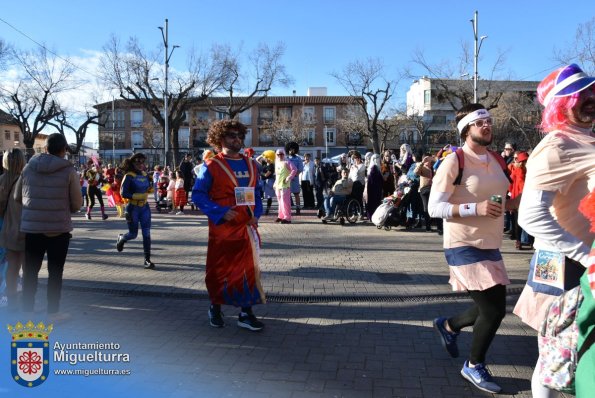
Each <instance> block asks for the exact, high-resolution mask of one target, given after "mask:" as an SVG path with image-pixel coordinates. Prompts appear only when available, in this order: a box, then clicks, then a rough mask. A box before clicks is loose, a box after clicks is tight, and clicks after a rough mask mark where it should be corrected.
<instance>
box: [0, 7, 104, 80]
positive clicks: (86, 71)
mask: <svg viewBox="0 0 595 398" xmlns="http://www.w3.org/2000/svg"><path fill="white" fill-rule="evenodd" d="M0 21H1V22H3V23H5V24H6V25H7V26H9V27H10V28H11V29H13V30H14V31H15V32H17V33H19V34H20V35H22V36H24V37H26V38H27V39H29V40H31V41H32V42H33V43H35V44H37V45H38V46H39V47H41V48H43V49H44V50H46V51H47V52H49V53H50V54H53V55H54V56H55V57H56V58H59V59H61V60H62V61H64V62H66V63H68V64H70V65H72V66H73V67H74V68H76V69H78V70H81V71H83V72H85V73H87V74H89V75H91V76H93V77H95V78H96V79H100V77H99V76H98V75H96V74H95V73H93V72H90V71H88V70H86V69H85V68H83V67H81V66H79V65H76V64H75V63H73V62H72V61H70V60H69V59H67V58H64V57H62V56H61V55H59V54H56V53H55V52H54V51H52V50H50V49H49V48H47V47H46V46H45V45H43V44H41V43H40V42H38V41H37V40H35V39H33V38H32V37H31V36H29V35H28V34H26V33H25V32H23V31H22V30H20V29H19V28H17V27H16V26H14V25H12V24H11V23H10V22H8V21H6V20H4V19H2V18H0Z"/></svg>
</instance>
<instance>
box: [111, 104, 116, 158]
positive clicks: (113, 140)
mask: <svg viewBox="0 0 595 398" xmlns="http://www.w3.org/2000/svg"><path fill="white" fill-rule="evenodd" d="M112 164H114V165H115V164H116V100H115V99H114V98H113V97H112Z"/></svg>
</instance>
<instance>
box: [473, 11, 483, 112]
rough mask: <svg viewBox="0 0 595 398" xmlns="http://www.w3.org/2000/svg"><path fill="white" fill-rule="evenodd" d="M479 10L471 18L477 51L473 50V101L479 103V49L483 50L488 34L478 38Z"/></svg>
mask: <svg viewBox="0 0 595 398" xmlns="http://www.w3.org/2000/svg"><path fill="white" fill-rule="evenodd" d="M477 14H478V13H477V11H475V14H474V15H473V19H471V20H470V21H471V23H472V24H473V39H474V42H475V51H474V52H473V102H474V103H477V79H478V74H477V58H478V57H479V50H481V43H483V40H484V39H487V36H481V37H479V40H478V34H477Z"/></svg>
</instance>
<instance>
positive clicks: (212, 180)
mask: <svg viewBox="0 0 595 398" xmlns="http://www.w3.org/2000/svg"><path fill="white" fill-rule="evenodd" d="M245 135H246V127H245V126H244V125H243V124H241V123H239V122H237V121H233V120H219V121H216V122H214V123H213V124H212V125H211V127H210V128H209V134H208V137H207V142H208V143H209V144H210V145H211V146H213V147H214V148H215V149H216V150H217V152H219V153H218V155H216V156H215V157H213V158H211V159H208V160H206V161H205V163H204V166H205V167H201V169H200V171H199V174H198V176H197V178H196V181H195V184H194V188H193V190H192V201H193V202H194V203H195V204H196V205H197V206H198V207H199V208H200V210H201V211H202V212H203V213H204V214H206V215H207V217H208V219H209V242H208V248H207V264H206V277H205V282H206V285H207V290H208V292H209V297H210V299H211V306H210V308H209V312H208V314H209V321H210V324H211V326H213V327H223V326H224V325H225V322H224V320H223V313H222V312H221V305H222V304H228V305H233V306H236V307H241V312H240V315H239V317H238V326H240V327H242V328H246V329H249V330H253V331H257V330H261V329H262V328H263V327H264V325H263V324H262V322H260V321H259V320H258V319H256V317H255V316H254V314H253V312H252V306H253V305H254V304H260V303H264V302H265V300H266V299H265V294H264V291H263V289H262V285H261V283H260V270H259V264H258V263H259V250H260V236H259V235H258V232H257V223H258V218H259V217H260V215H261V214H262V202H261V195H260V184H258V179H259V173H258V167H257V165H256V163H255V161H254V160H252V159H250V158H248V157H247V156H245V155H242V154H240V150H241V148H242V146H243V142H244V138H245Z"/></svg>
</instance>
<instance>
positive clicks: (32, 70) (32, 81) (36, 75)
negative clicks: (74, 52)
mask: <svg viewBox="0 0 595 398" xmlns="http://www.w3.org/2000/svg"><path fill="white" fill-rule="evenodd" d="M11 55H12V57H13V59H14V61H15V64H16V65H17V67H18V69H19V73H20V76H19V83H18V84H17V85H16V87H14V88H12V89H8V88H4V89H3V90H2V93H3V95H2V98H3V100H4V103H5V106H6V108H7V110H8V113H10V114H11V115H12V116H13V117H14V118H15V119H16V121H17V124H18V126H19V128H20V130H21V133H22V134H23V142H24V144H25V147H26V151H27V154H28V155H29V156H31V155H32V154H33V153H34V151H33V144H34V143H35V137H37V135H38V134H39V133H40V132H41V131H43V130H44V129H45V128H46V127H47V126H48V125H49V123H50V121H52V120H53V119H54V118H56V117H57V116H59V115H60V114H62V109H61V107H60V105H59V103H58V101H57V99H56V98H57V95H59V94H60V93H63V92H65V91H67V90H70V89H72V88H74V87H75V82H74V80H73V72H74V69H75V67H74V65H73V64H72V63H71V62H70V61H69V60H67V59H62V58H60V59H58V58H57V57H56V56H55V55H54V54H53V53H50V52H49V51H48V50H47V49H46V48H45V47H38V48H37V49H36V50H34V51H30V52H28V51H17V50H15V51H12V54H11Z"/></svg>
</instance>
